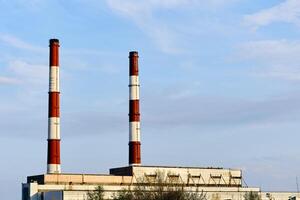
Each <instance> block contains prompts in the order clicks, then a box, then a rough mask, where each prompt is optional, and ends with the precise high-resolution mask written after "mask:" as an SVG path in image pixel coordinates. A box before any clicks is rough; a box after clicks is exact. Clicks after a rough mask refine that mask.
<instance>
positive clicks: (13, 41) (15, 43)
mask: <svg viewBox="0 0 300 200" xmlns="http://www.w3.org/2000/svg"><path fill="white" fill-rule="evenodd" d="M0 41H1V42H2V43H5V44H7V45H9V46H12V47H14V48H18V49H23V50H29V51H35V52H45V51H46V50H47V49H46V48H42V47H39V46H35V45H32V44H30V43H27V42H25V41H23V40H21V39H20V38H17V37H15V36H13V35H9V34H1V33H0Z"/></svg>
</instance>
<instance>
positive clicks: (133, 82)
mask: <svg viewBox="0 0 300 200" xmlns="http://www.w3.org/2000/svg"><path fill="white" fill-rule="evenodd" d="M138 58H139V56H138V52H136V51H131V52H130V53H129V165H140V164H141V142H140V141H141V137H140V102H139V101H140V84H139V68H138Z"/></svg>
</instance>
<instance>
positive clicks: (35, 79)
mask: <svg viewBox="0 0 300 200" xmlns="http://www.w3.org/2000/svg"><path fill="white" fill-rule="evenodd" d="M8 69H9V70H10V71H11V72H12V73H13V74H14V76H15V77H16V79H17V80H20V81H24V82H27V83H33V84H37V85H39V84H40V83H45V80H48V78H47V76H48V67H47V66H46V65H39V64H38V65H37V64H31V63H28V62H26V61H23V60H11V61H10V62H9V63H8ZM46 83H47V82H46Z"/></svg>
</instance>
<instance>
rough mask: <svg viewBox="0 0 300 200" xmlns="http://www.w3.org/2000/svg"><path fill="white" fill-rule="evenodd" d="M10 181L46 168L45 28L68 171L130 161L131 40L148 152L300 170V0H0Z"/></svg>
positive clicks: (265, 182) (284, 181) (173, 158)
mask: <svg viewBox="0 0 300 200" xmlns="http://www.w3.org/2000/svg"><path fill="white" fill-rule="evenodd" d="M0 24H1V26H0V93H1V98H0V119H1V120H0V127H1V132H0V133H1V134H0V138H1V141H2V145H1V147H0V150H1V152H2V153H1V157H2V159H1V170H0V171H1V172H0V177H1V180H2V181H0V188H1V189H0V190H1V195H2V196H3V197H4V199H19V198H20V195H21V192H20V191H21V182H25V180H26V176H27V175H33V174H41V173H45V171H46V141H47V103H48V102H47V95H48V94H47V92H48V40H49V39H50V38H58V39H60V42H61V129H62V130H61V131H62V132H61V135H62V152H61V154H62V155H61V156H62V170H63V172H78V173H107V172H108V169H109V168H111V167H118V166H125V165H127V148H128V146H127V142H128V118H127V117H128V116H127V113H128V52H129V51H130V50H137V51H139V55H140V79H141V114H142V115H141V117H142V118H141V119H142V124H141V126H142V131H141V134H142V160H143V161H142V162H143V164H145V165H180V166H201V167H205V166H215V167H229V168H241V169H243V175H244V179H245V181H246V183H247V184H248V185H251V186H259V187H261V188H262V189H263V190H280V191H286V190H296V176H298V177H300V171H299V168H298V166H299V165H300V147H299V139H300V134H299V133H298V132H299V130H300V123H299V122H300V103H299V102H300V95H299V94H300V65H299V63H300V57H299V54H300V39H299V33H300V1H299V0H268V1H261V0H210V1H208V0H207V1H204V0H148V1H145V0H140V1H138V2H136V1H133V0H103V1H97V0H85V1H83V0H73V1H59V0H52V1H49V0H31V1H30V0H27V1H25V0H0Z"/></svg>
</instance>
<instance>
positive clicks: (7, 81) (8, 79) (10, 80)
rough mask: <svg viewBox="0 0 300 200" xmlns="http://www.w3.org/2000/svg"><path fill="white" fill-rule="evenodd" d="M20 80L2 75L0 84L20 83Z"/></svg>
mask: <svg viewBox="0 0 300 200" xmlns="http://www.w3.org/2000/svg"><path fill="white" fill-rule="evenodd" d="M19 83H20V80H18V79H16V78H12V77H6V76H0V85H12V84H13V85H14V84H19Z"/></svg>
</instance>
